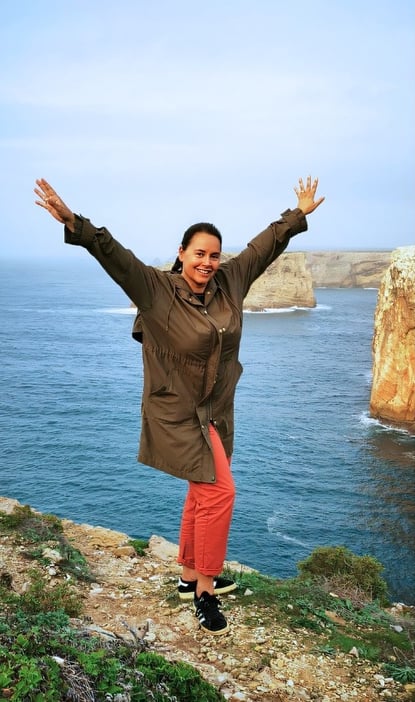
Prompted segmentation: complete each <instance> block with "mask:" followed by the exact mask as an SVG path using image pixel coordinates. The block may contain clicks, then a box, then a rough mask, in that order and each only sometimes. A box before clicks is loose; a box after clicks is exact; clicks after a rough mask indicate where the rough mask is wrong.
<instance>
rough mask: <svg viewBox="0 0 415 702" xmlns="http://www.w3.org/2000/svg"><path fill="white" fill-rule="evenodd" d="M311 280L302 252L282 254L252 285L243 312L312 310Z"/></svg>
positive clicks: (313, 301)
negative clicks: (278, 309)
mask: <svg viewBox="0 0 415 702" xmlns="http://www.w3.org/2000/svg"><path fill="white" fill-rule="evenodd" d="M315 306H316V299H315V297H314V290H313V279H312V276H311V272H310V270H309V269H308V268H307V261H306V256H305V254H304V253H302V252H293V253H289V254H282V256H280V257H279V258H278V259H277V260H276V261H274V263H271V265H270V266H269V267H268V268H267V269H266V271H265V273H263V274H262V275H261V276H260V277H259V278H258V279H257V280H256V281H255V282H254V283H253V285H252V286H251V288H250V290H249V293H248V295H247V296H246V298H245V300H244V309H245V310H251V311H255V312H256V311H258V312H259V311H262V310H264V309H276V308H284V307H315Z"/></svg>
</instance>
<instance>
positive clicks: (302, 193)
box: [294, 176, 325, 215]
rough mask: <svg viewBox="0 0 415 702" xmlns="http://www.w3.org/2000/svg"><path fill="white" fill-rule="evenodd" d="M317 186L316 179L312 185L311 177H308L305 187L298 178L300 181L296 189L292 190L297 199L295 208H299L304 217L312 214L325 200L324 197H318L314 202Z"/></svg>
mask: <svg viewBox="0 0 415 702" xmlns="http://www.w3.org/2000/svg"><path fill="white" fill-rule="evenodd" d="M317 186H318V178H316V179H315V180H314V182H313V184H311V176H308V178H307V183H306V185H305V186H304V183H303V179H302V178H300V180H299V181H298V188H294V191H295V193H296V195H297V197H298V204H297V207H299V208H300V210H302V211H303V212H304V214H305V215H307V214H310V213H311V212H314V210H315V209H317V207H318V206H319V205H321V203H322V202H323V200H324V199H325V198H324V197H320V198H319V199H318V200H315V201H314V196H315V194H316V190H317Z"/></svg>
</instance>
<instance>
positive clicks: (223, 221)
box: [0, 0, 415, 263]
mask: <svg viewBox="0 0 415 702" xmlns="http://www.w3.org/2000/svg"><path fill="white" fill-rule="evenodd" d="M414 79H415V3H414V2H413V0H389V1H386V0H377V1H376V2H375V0H348V2H344V0H331V1H330V2H329V0H313V2H309V1H305V0H295V2H290V1H289V0H285V1H284V2H282V1H280V0H252V1H251V0H239V1H238V0H210V1H209V2H203V3H202V2H198V0H174V1H173V0H171V1H168V0H152V2H149V1H148V0H146V1H145V2H144V0H135V1H134V0H117V2H116V1H115V0H111V2H109V1H108V0H89V1H88V0H59V2H55V3H51V2H50V0H48V1H47V2H46V0H36V2H33V0H19V2H15V1H14V0H2V2H1V3H0V156H1V164H2V168H1V176H0V177H1V187H0V206H1V213H2V222H1V226H0V257H1V258H3V259H4V260H7V259H9V258H26V259H27V258H28V259H32V258H33V259H50V258H63V257H65V256H71V257H72V258H73V257H77V256H85V252H84V251H81V250H80V249H79V248H77V247H69V246H65V245H64V244H63V232H62V225H60V224H58V223H57V222H56V221H55V220H53V219H52V218H51V217H50V215H49V214H48V213H47V212H46V211H45V210H42V209H41V208H39V207H36V206H35V205H34V200H35V195H34V193H33V187H34V181H35V179H36V178H39V177H43V178H46V179H47V180H48V181H49V182H50V184H51V185H52V186H53V187H54V188H55V189H56V191H57V192H58V194H59V195H60V196H61V197H62V199H63V200H64V201H65V202H66V203H67V204H68V206H69V207H70V208H71V209H72V210H73V211H74V212H76V213H81V214H82V215H84V216H86V217H88V218H89V219H91V221H92V222H93V223H94V224H96V225H97V226H106V227H107V228H108V229H110V231H111V232H112V234H113V235H114V236H115V237H116V238H117V239H118V240H119V241H121V242H122V243H123V244H124V245H125V246H127V247H128V248H131V249H132V250H133V251H134V252H135V254H136V255H137V256H139V258H141V259H142V260H144V261H145V262H147V263H157V262H165V261H167V260H171V259H172V258H173V257H174V256H175V253H176V251H177V247H178V245H179V244H180V241H181V237H182V234H183V232H184V230H185V229H186V228H187V227H188V226H189V225H190V224H192V223H194V222H200V221H209V222H213V223H214V224H215V225H216V226H217V227H218V228H219V229H220V230H221V232H222V235H223V248H224V250H240V249H241V248H242V247H243V246H245V245H246V243H247V242H248V241H249V239H250V238H252V237H253V236H254V235H255V234H257V233H258V232H259V231H261V230H262V229H264V228H265V227H266V226H267V225H268V224H269V222H272V221H275V220H277V219H278V218H279V216H280V213H281V212H283V211H284V210H285V209H287V208H289V207H290V208H293V207H295V206H296V196H295V193H294V190H293V188H294V186H295V185H296V184H297V182H298V178H299V177H303V178H306V177H307V176H308V175H311V176H312V177H313V178H314V177H318V178H319V191H318V192H319V194H320V195H324V196H325V197H326V200H325V202H324V203H323V204H322V205H321V206H320V207H319V208H318V209H317V210H316V211H315V212H314V213H312V214H311V215H309V217H308V226H309V229H308V232H307V233H305V234H301V235H299V236H298V237H296V238H294V239H293V240H292V242H291V244H290V249H291V250H333V249H347V250H350V249H352V250H353V249H354V250H358V249H366V250H368V249H394V248H396V247H398V246H408V245H414V244H415V226H414V190H415V80H414Z"/></svg>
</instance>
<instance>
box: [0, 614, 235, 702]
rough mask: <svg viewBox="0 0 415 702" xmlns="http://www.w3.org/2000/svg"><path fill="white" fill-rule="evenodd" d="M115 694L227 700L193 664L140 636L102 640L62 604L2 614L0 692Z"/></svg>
mask: <svg viewBox="0 0 415 702" xmlns="http://www.w3.org/2000/svg"><path fill="white" fill-rule="evenodd" d="M117 694H119V695H121V694H124V695H126V696H125V697H123V698H122V699H125V700H127V699H128V700H131V702H147V701H148V700H154V701H155V702H162V701H164V702H166V701H170V702H180V701H182V702H185V701H186V702H220V701H221V700H223V697H222V696H221V695H220V693H219V692H217V690H216V689H215V688H214V687H213V686H212V685H210V684H209V683H207V682H206V681H205V680H203V678H202V677H201V676H200V674H199V673H198V672H197V671H196V670H195V669H194V668H192V667H191V666H190V665H188V664H186V663H182V662H177V663H169V662H168V661H166V660H165V659H164V658H163V657H162V656H159V655H157V654H155V653H151V652H150V651H147V650H146V643H145V642H144V641H142V640H137V641H135V642H134V643H131V644H129V643H126V642H122V641H120V640H117V639H114V641H110V642H105V643H104V642H103V641H102V640H101V639H99V638H98V637H96V636H91V637H88V636H86V635H85V634H84V633H83V632H81V631H77V630H75V629H73V628H72V627H71V626H70V625H69V618H68V616H67V615H66V614H64V612H63V611H62V610H58V611H56V612H45V613H38V614H32V615H23V614H22V612H21V611H18V610H16V611H14V612H13V613H11V612H9V614H8V616H7V617H4V616H3V615H1V616H0V697H8V698H9V699H10V700H12V702H28V701H33V702H43V701H44V700H46V701H48V702H58V701H59V700H63V699H73V700H75V699H76V700H78V701H79V702H84V701H85V702H89V701H91V702H92V701H93V700H96V701H97V702H100V701H101V700H102V701H104V700H105V701H107V700H112V699H114V696H115V695H117ZM127 695H128V696H127Z"/></svg>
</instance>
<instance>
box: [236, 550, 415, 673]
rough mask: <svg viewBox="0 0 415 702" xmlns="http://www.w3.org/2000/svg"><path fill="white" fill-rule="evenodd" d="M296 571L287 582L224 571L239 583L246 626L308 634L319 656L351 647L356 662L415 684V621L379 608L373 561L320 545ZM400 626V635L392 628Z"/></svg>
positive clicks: (382, 587) (382, 591)
mask: <svg viewBox="0 0 415 702" xmlns="http://www.w3.org/2000/svg"><path fill="white" fill-rule="evenodd" d="M298 567H299V570H300V576H299V577H297V578H293V579H291V580H277V579H273V578H270V577H266V576H263V575H260V574H259V573H236V572H231V571H228V572H227V573H226V575H227V576H228V577H233V578H235V579H236V580H237V581H238V585H239V589H238V590H237V591H236V592H237V593H238V594H237V597H238V600H239V602H241V603H243V604H244V605H245V606H246V612H247V615H246V624H249V625H253V624H255V623H256V625H258V622H259V623H260V624H263V625H265V626H266V624H267V623H269V622H270V621H271V619H274V620H277V621H279V623H281V624H282V625H285V626H290V627H291V628H292V629H296V630H302V631H303V633H304V635H305V636H308V637H310V636H312V639H313V641H314V642H315V644H314V650H315V651H316V652H318V653H322V654H324V655H329V656H335V655H336V653H337V652H344V653H350V651H351V650H352V649H353V648H354V649H356V651H357V653H358V655H359V657H360V658H364V659H366V660H370V661H372V662H377V663H381V664H382V665H383V667H384V670H385V674H386V675H388V676H390V677H393V678H394V679H395V680H398V681H399V682H413V681H415V620H414V619H413V618H410V617H409V616H407V617H402V618H401V619H400V620H399V621H397V620H396V619H394V618H393V617H392V616H391V615H390V614H389V613H388V612H387V611H385V609H383V607H384V606H385V604H386V602H385V600H386V592H387V585H386V583H385V581H383V580H382V579H381V577H380V572H381V570H382V569H383V566H382V565H381V564H380V563H379V562H378V561H377V560H376V559H375V558H372V557H370V556H356V555H355V554H353V553H351V552H350V551H348V550H347V549H345V548H344V547H338V546H335V547H323V548H318V549H316V550H315V551H314V552H313V553H312V554H311V555H310V557H309V558H308V559H307V560H306V561H303V562H301V563H299V564H298ZM250 593H251V594H250ZM377 598H378V599H377ZM250 605H254V607H255V610H254V613H252V607H250ZM398 624H399V625H401V626H402V631H397V630H396V629H395V628H392V627H393V626H397V625H398Z"/></svg>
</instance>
